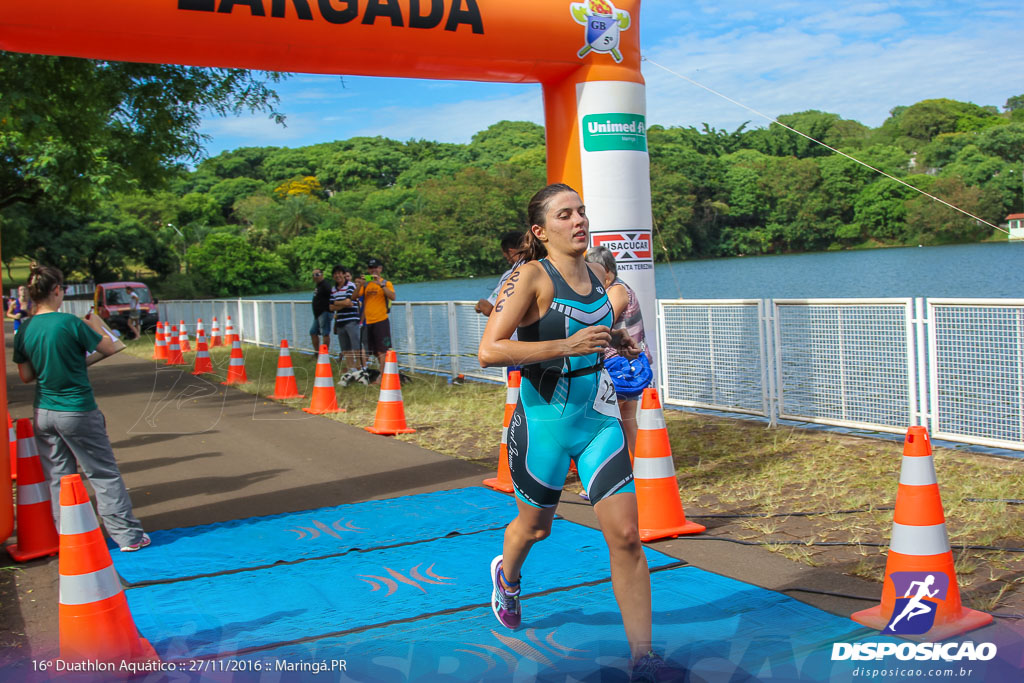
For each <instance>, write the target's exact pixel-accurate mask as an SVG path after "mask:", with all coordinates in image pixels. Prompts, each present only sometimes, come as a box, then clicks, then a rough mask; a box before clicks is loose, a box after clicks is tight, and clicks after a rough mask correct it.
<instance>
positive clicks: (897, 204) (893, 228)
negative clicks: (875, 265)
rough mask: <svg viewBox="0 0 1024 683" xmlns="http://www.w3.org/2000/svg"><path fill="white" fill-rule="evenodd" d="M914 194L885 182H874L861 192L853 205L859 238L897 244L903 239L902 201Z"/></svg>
mask: <svg viewBox="0 0 1024 683" xmlns="http://www.w3.org/2000/svg"><path fill="white" fill-rule="evenodd" d="M916 194H917V193H916V192H914V191H913V190H912V189H910V188H908V187H906V186H904V185H901V184H900V183H897V182H896V181H895V180H890V179H888V178H882V179H881V180H877V181H875V182H873V183H871V184H870V185H868V186H867V187H865V188H864V189H863V190H861V191H860V193H859V194H858V195H857V198H856V199H855V200H854V203H853V213H854V223H855V224H856V225H857V226H858V228H859V230H860V234H861V236H862V237H868V238H874V239H878V240H881V241H883V242H895V243H899V242H901V241H902V240H903V239H904V238H906V237H907V234H906V233H907V203H906V200H907V199H910V198H911V197H913V196H916Z"/></svg>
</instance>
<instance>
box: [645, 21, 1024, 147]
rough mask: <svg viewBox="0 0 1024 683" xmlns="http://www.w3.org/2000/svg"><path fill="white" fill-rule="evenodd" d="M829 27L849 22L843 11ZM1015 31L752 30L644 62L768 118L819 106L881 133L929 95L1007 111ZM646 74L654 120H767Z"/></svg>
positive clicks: (671, 49)
mask: <svg viewBox="0 0 1024 683" xmlns="http://www.w3.org/2000/svg"><path fill="white" fill-rule="evenodd" d="M861 15H862V13H857V14H856V15H855V16H856V17H860V16H861ZM872 16H881V15H872ZM829 21H833V22H835V23H836V24H840V23H842V22H841V16H840V15H838V14H836V15H835V16H834V17H832V18H831V19H829ZM1017 31H1018V29H1017V28H1015V27H1014V25H1013V24H1006V25H1000V24H998V23H997V24H993V23H991V22H988V23H986V24H985V25H983V26H979V25H967V24H956V25H951V26H948V27H947V30H945V31H936V30H933V31H927V32H920V33H916V34H915V33H914V32H913V31H895V32H894V33H893V34H892V35H891V36H890V37H889V38H888V39H887V40H884V41H879V40H876V39H875V40H868V39H866V38H865V37H864V36H854V35H851V34H849V33H840V32H838V31H827V32H818V31H811V30H809V29H807V28H806V26H805V25H787V26H785V27H782V28H779V29H775V30H767V31H766V30H759V29H757V28H756V27H747V28H740V29H735V30H733V31H731V32H728V33H722V34H718V35H705V34H704V33H698V32H696V31H693V32H688V33H686V34H685V35H682V36H678V37H675V38H673V39H670V40H663V41H662V42H661V43H660V44H659V45H656V46H655V47H654V48H653V49H650V50H647V51H646V53H645V56H647V57H648V58H649V59H650V60H651V61H652V62H656V63H658V64H661V65H663V66H665V67H667V68H670V69H672V70H673V71H676V72H678V73H680V74H682V75H684V76H687V77H689V78H691V79H692V80H694V81H696V82H698V83H701V84H703V85H705V86H707V87H710V88H713V89H714V90H717V91H719V92H720V93H722V94H724V95H727V96H728V97H731V98H732V99H734V100H737V101H739V102H741V103H743V104H745V105H747V106H749V107H752V108H754V109H757V110H759V111H761V112H762V113H764V114H768V115H770V116H778V115H779V114H785V113H792V112H797V111H803V110H806V109H820V110H824V111H831V112H835V113H838V114H840V115H841V116H843V117H844V118H851V119H856V120H858V121H860V122H861V123H864V124H865V125H868V126H873V127H874V126H878V125H880V124H881V123H882V122H883V121H884V120H885V118H886V117H887V116H888V113H889V110H890V109H891V108H892V107H894V106H897V105H908V104H913V103H914V102H917V101H920V100H922V99H927V98H934V97H948V98H952V99H959V100H965V101H973V102H975V103H976V104H982V105H997V106H1001V105H1002V104H1003V103H1004V102H1005V101H1006V98H1007V97H1009V96H1011V95H1014V94H1018V92H1019V91H1021V90H1024V87H1022V86H1021V85H1020V84H1021V81H1020V78H1019V74H1021V73H1024V51H1021V50H1009V49H1002V50H999V49H997V48H994V46H999V45H1004V46H1006V45H1011V44H1016V41H1019V35H1015V33H1016V32H1017ZM1015 75H1016V76H1015ZM644 76H645V78H646V80H647V83H648V93H647V100H648V120H649V121H650V122H651V123H661V124H666V125H682V126H690V125H693V126H699V125H700V124H701V123H703V122H707V123H709V124H711V125H713V126H715V127H718V128H727V129H732V128H734V127H736V126H738V125H739V124H740V123H742V122H743V121H746V120H751V119H752V125H766V124H767V122H766V121H764V120H763V119H760V118H758V117H756V115H754V114H752V113H750V112H749V111H746V110H744V109H742V108H741V107H739V106H737V105H735V104H732V103H730V102H728V101H726V100H725V99H723V98H721V97H719V96H716V95H713V94H710V93H708V92H706V91H704V90H702V89H700V88H699V87H696V86H694V85H691V84H689V83H687V82H686V81H684V80H682V79H680V78H678V77H676V76H673V75H671V74H667V73H666V72H665V71H663V70H661V69H659V68H657V67H654V66H653V65H650V64H649V65H645V67H644ZM1015 81H1016V82H1015Z"/></svg>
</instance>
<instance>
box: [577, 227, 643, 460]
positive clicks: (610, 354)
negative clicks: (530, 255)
mask: <svg viewBox="0 0 1024 683" xmlns="http://www.w3.org/2000/svg"><path fill="white" fill-rule="evenodd" d="M586 259H587V262H588V263H596V264H598V265H600V266H601V267H602V268H604V288H605V291H606V292H608V300H609V301H611V302H612V311H613V313H614V315H615V322H613V323H612V329H613V330H619V329H624V330H625V331H626V332H627V333H629V336H630V337H631V338H632V339H633V341H635V342H636V344H637V346H639V347H640V348H641V349H642V351H643V353H642V355H643V358H637V359H636V360H634V361H632V362H630V360H629V359H627V358H624V357H623V356H622V355H621V354H620V353H619V352H618V351H617V350H616V349H612V348H609V349H605V352H604V362H605V365H606V366H607V367H608V369H609V372H610V374H611V376H612V383H613V384H615V393H616V395H617V397H618V400H619V413H620V414H621V415H622V428H623V430H624V431H625V432H626V443H627V444H629V452H630V454H631V455H632V454H635V451H636V431H637V426H636V409H637V403H638V402H639V398H640V396H641V394H643V391H644V389H645V388H646V386H647V385H648V384H649V383H650V381H651V379H653V375H652V373H651V354H650V352H649V351H648V350H647V344H646V343H645V342H644V339H645V338H646V335H645V333H644V319H643V316H642V315H641V313H640V300H639V299H638V298H637V296H636V292H634V291H633V289H632V288H631V287H630V286H629V285H627V284H626V283H625V282H623V281H622V280H621V279H619V277H618V267H617V266H616V264H615V255H614V254H612V252H611V249H609V248H608V247H594V248H593V249H591V250H590V251H588V252H587V256H586ZM614 366H617V367H614Z"/></svg>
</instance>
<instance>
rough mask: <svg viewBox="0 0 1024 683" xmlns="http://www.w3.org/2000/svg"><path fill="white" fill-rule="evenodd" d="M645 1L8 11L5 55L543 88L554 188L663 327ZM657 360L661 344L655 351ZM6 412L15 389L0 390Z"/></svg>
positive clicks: (454, 0)
mask: <svg viewBox="0 0 1024 683" xmlns="http://www.w3.org/2000/svg"><path fill="white" fill-rule="evenodd" d="M639 18H640V0H580V1H578V2H574V1H572V0H104V1H102V2H97V1H90V0H46V1H45V2H9V3H6V5H5V6H4V11H3V13H2V14H0V49H4V50H9V51H15V52H32V53H39V54H51V55H64V56H72V57H88V58H93V59H107V60H120V61H130V62H153V63H169V64H189V65H197V66H218V67H242V68H251V69H266V70H275V71H295V72H306V73H330V74H355V75H365V76H395V77H407V78H429V79H453V80H468V81H492V82H505V83H540V84H542V86H543V92H544V108H545V127H546V131H547V175H548V180H549V181H550V182H565V183H568V184H569V185H572V186H573V187H575V188H577V189H579V190H580V192H581V193H582V194H583V196H584V199H585V200H586V202H587V210H588V213H589V214H590V218H591V241H592V243H594V244H604V245H606V246H608V247H609V248H611V249H612V251H613V252H614V253H615V254H616V258H617V260H618V264H619V272H620V276H621V277H622V278H623V279H624V280H626V281H627V282H628V283H629V284H630V285H631V286H632V287H633V288H634V289H635V290H636V291H637V294H638V295H639V297H640V300H641V307H642V309H643V315H644V318H645V320H647V321H648V325H652V324H653V322H654V320H655V310H654V269H653V260H652V256H653V252H652V248H651V247H652V240H651V225H652V222H651V199H650V194H651V192H650V177H649V163H648V155H647V135H646V98H645V90H644V80H643V77H642V76H641V74H640V27H639ZM648 341H649V343H650V344H651V346H652V347H654V348H652V349H651V350H652V352H653V353H655V354H656V353H657V348H656V342H657V340H656V339H655V335H653V334H652V335H650V336H649V338H648ZM0 392H2V394H0V398H2V399H3V401H4V403H6V387H5V386H4V387H2V388H0Z"/></svg>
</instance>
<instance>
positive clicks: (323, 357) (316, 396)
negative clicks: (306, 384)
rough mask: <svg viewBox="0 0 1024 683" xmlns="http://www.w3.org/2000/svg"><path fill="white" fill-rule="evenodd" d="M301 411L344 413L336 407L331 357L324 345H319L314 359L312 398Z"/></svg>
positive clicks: (336, 395) (336, 396) (314, 413)
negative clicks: (317, 353)
mask: <svg viewBox="0 0 1024 683" xmlns="http://www.w3.org/2000/svg"><path fill="white" fill-rule="evenodd" d="M289 362H291V361H290V360H289ZM293 379H294V378H293ZM303 410H304V411H305V412H307V413H311V414H313V415H323V414H325V413H344V412H345V409H344V408H339V407H338V394H337V393H336V392H335V390H334V375H333V374H332V373H331V356H330V353H328V351H327V345H326V344H321V345H320V353H319V355H317V357H316V378H315V379H314V380H313V396H312V397H311V398H310V400H309V407H308V408H303Z"/></svg>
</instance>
